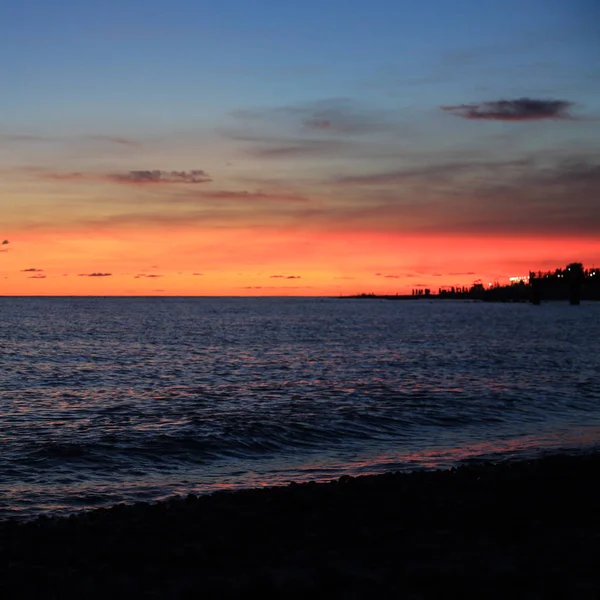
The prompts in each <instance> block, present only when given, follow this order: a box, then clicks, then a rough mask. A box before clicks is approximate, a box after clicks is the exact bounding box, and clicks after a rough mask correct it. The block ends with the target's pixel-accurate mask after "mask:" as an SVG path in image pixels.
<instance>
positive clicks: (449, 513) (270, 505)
mask: <svg viewBox="0 0 600 600" xmlns="http://www.w3.org/2000/svg"><path fill="white" fill-rule="evenodd" d="M598 472H600V454H598V453H595V454H588V455H583V456H550V457H546V458H541V459H538V460H532V461H521V462H510V461H505V462H502V463H498V464H491V463H486V464H483V465H473V466H461V467H459V468H456V469H451V470H445V471H433V472H428V471H417V472H413V473H408V474H407V473H404V474H400V473H389V474H383V475H373V476H361V477H348V476H345V477H342V478H340V479H338V480H335V481H332V482H330V483H304V484H294V483H290V484H289V485H287V486H280V487H271V488H257V489H249V490H242V491H236V492H218V493H214V494H211V495H205V496H193V495H190V496H188V497H174V498H172V499H169V500H167V501H165V502H159V503H153V504H146V503H136V504H133V505H124V504H120V505H116V506H114V507H112V508H109V509H97V510H93V511H89V512H84V513H80V514H77V515H72V516H70V517H45V516H41V517H38V518H37V519H35V520H31V521H28V522H17V521H11V520H8V521H4V522H1V523H0V556H1V561H0V594H1V595H2V597H3V598H21V597H24V598H38V597H44V598H107V597H112V598H121V597H123V598H124V597H127V598H182V599H183V598H207V597H209V598H213V597H214V598H241V597H250V596H252V595H254V596H255V597H261V598H278V597H281V598H304V597H308V596H310V595H313V596H317V597H320V596H322V597H328V598H440V597H454V596H457V595H458V596H460V597H467V596H468V597H485V598H506V597H509V596H510V597H512V598H597V597H598V595H599V594H600V568H599V567H600V564H599V556H598V544H599V542H600V511H599V510H598V500H597V495H596V493H595V486H596V483H597V482H596V479H597V474H598ZM458 596H457V597H458Z"/></svg>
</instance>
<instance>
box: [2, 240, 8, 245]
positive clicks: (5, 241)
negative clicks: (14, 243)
mask: <svg viewBox="0 0 600 600" xmlns="http://www.w3.org/2000/svg"><path fill="white" fill-rule="evenodd" d="M6 244H10V242H9V241H8V240H2V244H0V245H1V246H6Z"/></svg>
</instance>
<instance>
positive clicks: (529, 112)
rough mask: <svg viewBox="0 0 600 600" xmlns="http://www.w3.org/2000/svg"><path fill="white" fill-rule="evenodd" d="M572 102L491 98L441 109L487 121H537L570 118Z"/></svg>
mask: <svg viewBox="0 0 600 600" xmlns="http://www.w3.org/2000/svg"><path fill="white" fill-rule="evenodd" d="M572 107H573V102H569V101H567V100H536V99H533V98H517V99H515V100H493V101H489V102H481V103H479V104H459V105H455V106H442V107H441V109H442V110H445V111H447V112H450V113H452V114H453V115H454V116H456V117H461V118H463V119H472V120H487V121H539V120H542V119H571V118H573V117H572V116H571V115H570V113H569V109H571V108H572Z"/></svg>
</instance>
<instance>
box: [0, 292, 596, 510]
mask: <svg viewBox="0 0 600 600" xmlns="http://www.w3.org/2000/svg"><path fill="white" fill-rule="evenodd" d="M0 343H1V354H0V449H1V453H0V517H6V516H32V515H35V514H37V513H40V512H49V513H64V512H72V511H74V510H79V509H81V508H90V507H93V506H101V505H107V504H113V503H115V502H120V501H125V502H133V501H137V500H155V499H159V498H164V497H165V496H168V495H171V494H173V493H181V494H183V493H188V492H205V491H210V490H214V489H222V488H236V487H247V486H254V485H272V484H276V483H284V482H288V481H290V480H296V481H299V480H309V479H315V480H323V479H331V478H333V477H338V476H340V475H342V474H346V473H350V474H356V473H367V472H379V471H385V470H402V469H414V468H416V467H424V468H432V467H438V466H447V465H450V464H456V463H458V462H460V461H464V460H470V459H481V458H504V457H528V456H532V455H535V454H538V453H540V452H547V451H557V450H561V451H562V450H569V451H572V452H576V451H580V450H586V449H590V448H593V447H598V446H599V445H600V304H599V303H596V304H594V303H587V304H583V305H581V306H579V307H571V306H569V305H568V304H567V303H547V304H543V305H542V306H537V307H534V306H530V305H527V304H480V303H470V302H452V301H427V300H417V301H385V300H338V299H314V298H311V299H294V298H288V299H267V298H263V299H241V298H239V299H237V298H210V299H209V298H152V299H133V298H127V299H125V298H40V299H35V298H0Z"/></svg>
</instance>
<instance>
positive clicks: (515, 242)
mask: <svg viewBox="0 0 600 600" xmlns="http://www.w3.org/2000/svg"><path fill="white" fill-rule="evenodd" d="M14 234H15V235H14V236H11V237H14V238H15V239H17V240H18V242H15V243H13V242H12V241H10V240H9V241H10V243H9V244H6V245H4V246H3V247H2V248H3V249H4V250H8V251H6V252H4V253H3V254H2V255H0V257H1V258H0V260H2V263H1V267H2V268H1V269H0V276H1V277H2V280H1V281H2V293H3V294H6V295H236V296H237V295H252V296H253V295H299V296H305V295H339V294H354V293H362V292H375V293H381V294H383V293H388V294H389V293H392V294H393V293H410V291H411V289H412V288H416V287H429V288H431V289H432V290H434V291H435V290H437V289H438V288H439V287H440V286H443V285H471V284H472V283H473V281H474V280H476V279H482V280H484V281H485V282H486V283H487V282H488V281H489V282H494V281H499V282H500V283H508V281H507V280H508V277H510V276H514V275H525V274H527V273H528V271H529V269H530V268H532V269H545V268H554V267H555V266H561V265H563V264H566V262H569V261H571V260H578V259H580V257H588V256H600V243H599V242H598V240H597V239H585V238H579V239H578V238H563V239H561V238H556V239H553V240H548V239H545V238H534V237H509V236H504V237H500V236H496V237H485V236H465V235H463V236H459V235H454V236H449V235H447V236H442V235H420V236H415V235H412V236H411V235H408V234H390V233H372V232H371V233H363V232H330V233H328V232H323V231H310V230H307V231H302V230H299V229H289V230H287V231H286V230H278V229H258V228H252V229H250V228H244V227H239V228H236V229H232V230H222V229H203V228H201V227H185V226H181V227H179V228H177V229H167V228H155V229H144V230H142V231H140V230H136V229H127V228H123V229H119V230H116V231H112V232H111V231H98V232H94V231H85V232H84V233H83V234H81V233H78V232H74V231H68V230H66V231H61V232H60V233H59V234H57V233H54V232H45V231H39V232H37V231H18V230H16V231H15V232H14ZM597 264H600V261H598V263H597ZM590 266H591V265H590Z"/></svg>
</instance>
